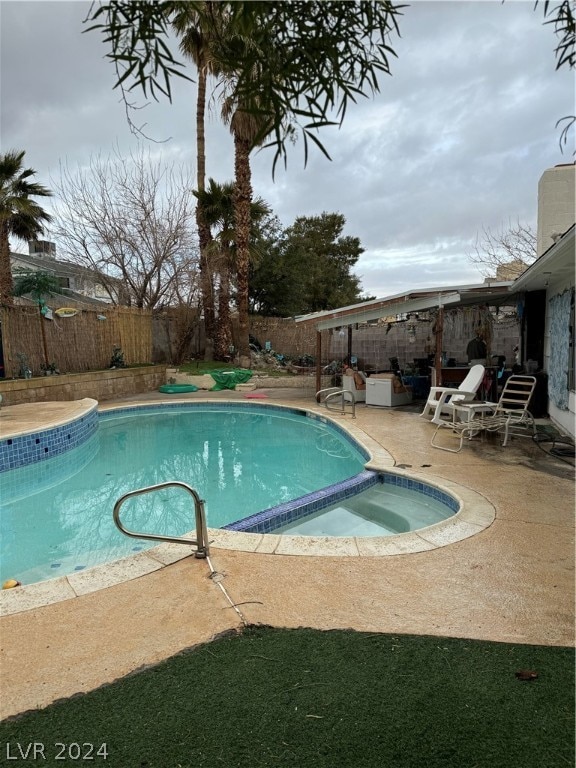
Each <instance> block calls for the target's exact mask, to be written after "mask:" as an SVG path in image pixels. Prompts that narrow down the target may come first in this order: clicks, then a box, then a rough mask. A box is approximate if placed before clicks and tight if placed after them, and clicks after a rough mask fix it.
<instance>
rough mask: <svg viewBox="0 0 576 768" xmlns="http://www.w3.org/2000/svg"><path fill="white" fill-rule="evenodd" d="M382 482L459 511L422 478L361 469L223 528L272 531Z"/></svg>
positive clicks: (452, 499) (457, 504) (447, 496)
mask: <svg viewBox="0 0 576 768" xmlns="http://www.w3.org/2000/svg"><path fill="white" fill-rule="evenodd" d="M378 483H383V484H384V485H395V486H398V487H400V488H406V489H409V490H412V491H417V492H419V493H423V494H424V495H425V496H430V497H431V498H433V499H435V500H436V501H438V502H440V503H441V504H444V505H445V506H446V507H447V508H448V509H449V510H450V512H451V514H456V513H457V512H458V511H459V510H460V502H459V501H458V500H457V499H456V498H455V497H454V496H451V495H450V494H448V493H446V492H445V491H442V490H440V489H439V488H436V487H435V486H433V485H429V484H428V483H423V482H422V481H421V480H414V479H412V478H410V477H406V476H405V475H396V474H394V473H393V472H372V471H370V470H364V472H360V474H358V475H355V476H354V477H352V478H350V479H349V480H344V481H343V482H341V483H335V484H334V485H331V486H328V487H326V488H322V489H321V490H320V491H315V492H314V493H309V494H307V495H306V496H301V497H300V498H299V499H294V500H293V501H288V502H285V503H284V504H279V505H278V506H276V507H271V508H270V509H266V510H264V511H263V512H259V513H258V514H256V515H250V516H249V517H246V518H244V519H243V520H237V521H236V522H234V523H230V524H229V525H224V526H222V527H223V529H224V530H229V531H242V532H244V533H274V531H275V530H276V529H278V528H282V527H284V526H285V525H287V524H288V523H294V522H295V521H296V520H300V519H301V518H303V517H307V516H308V515H311V514H313V513H315V512H320V511H321V510H322V509H326V508H327V507H330V506H332V505H333V504H335V503H336V502H338V501H341V500H342V499H348V498H350V497H351V496H356V495H357V494H359V493H361V492H362V491H365V490H366V489H367V488H370V487H371V486H374V485H377V484H378Z"/></svg>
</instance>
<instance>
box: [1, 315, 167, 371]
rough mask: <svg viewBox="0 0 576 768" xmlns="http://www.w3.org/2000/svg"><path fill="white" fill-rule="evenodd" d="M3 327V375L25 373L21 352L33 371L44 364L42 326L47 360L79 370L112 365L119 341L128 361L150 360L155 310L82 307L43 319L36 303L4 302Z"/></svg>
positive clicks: (66, 367) (141, 361)
mask: <svg viewBox="0 0 576 768" xmlns="http://www.w3.org/2000/svg"><path fill="white" fill-rule="evenodd" d="M0 322H1V327H0V331H1V334H2V352H3V357H4V369H5V372H4V375H5V377H6V378H13V377H17V376H20V375H21V368H22V358H21V357H20V356H24V358H25V359H26V362H27V365H28V367H29V368H30V370H31V371H32V373H33V374H34V375H39V374H40V373H41V370H42V366H43V365H44V364H45V359H44V345H43V334H42V329H44V332H45V339H46V348H47V353H48V363H49V364H51V363H54V364H55V366H56V368H57V369H58V370H59V371H60V372H61V373H80V372H82V371H90V370H92V371H93V370H98V369H103V368H109V367H110V361H111V358H112V353H113V350H114V348H116V347H119V348H120V349H121V350H122V352H123V354H124V362H125V363H126V364H127V365H134V364H137V363H151V362H152V313H151V311H150V310H146V309H134V308H131V307H112V306H110V307H106V309H102V308H99V309H98V310H93V309H79V310H78V314H77V315H74V316H73V317H63V318H61V317H57V316H56V315H54V319H53V320H46V319H44V318H43V317H42V316H41V315H40V313H39V312H38V308H37V307H36V306H34V305H33V304H28V305H25V306H24V305H23V306H14V307H2V309H1V310H0Z"/></svg>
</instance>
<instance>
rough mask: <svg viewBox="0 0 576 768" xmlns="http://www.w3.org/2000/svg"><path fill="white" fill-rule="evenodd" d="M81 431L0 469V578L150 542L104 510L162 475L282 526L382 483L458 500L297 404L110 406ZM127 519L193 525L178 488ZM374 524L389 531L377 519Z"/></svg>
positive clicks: (171, 527)
mask: <svg viewBox="0 0 576 768" xmlns="http://www.w3.org/2000/svg"><path fill="white" fill-rule="evenodd" d="M68 434H69V430H66V429H65V430H64V432H63V434H62V435H61V438H62V441H63V442H64V443H65V441H66V439H67V437H68ZM86 434H89V436H88V438H87V439H84V438H83V439H84V442H81V444H80V445H79V446H78V447H77V448H75V449H73V450H71V451H67V452H62V453H60V454H58V455H55V456H53V457H52V458H50V459H47V460H44V461H36V462H35V463H33V464H27V465H24V466H19V467H17V468H15V469H13V470H11V471H9V472H5V473H3V474H2V476H1V477H2V503H3V510H2V515H1V521H0V522H1V528H2V542H1V546H2V550H1V555H0V566H1V578H2V579H5V578H17V579H18V580H20V581H22V582H23V583H32V582H35V581H40V580H44V579H48V578H53V577H55V576H61V575H65V574H71V573H74V572H76V571H81V570H84V569H85V568H88V567H91V566H93V565H96V564H98V563H104V562H109V561H111V560H116V559H119V558H122V557H125V556H126V555H129V554H131V553H134V552H139V551H142V550H146V549H149V548H151V547H153V546H154V544H153V543H149V542H144V541H142V542H140V541H135V540H133V539H127V538H126V537H124V536H122V534H120V533H119V532H118V531H117V529H116V528H115V527H114V525H113V522H112V514H111V512H112V508H113V506H114V503H115V502H116V501H117V499H118V498H119V496H121V495H122V494H124V493H126V492H128V491H132V490H134V489H135V488H142V487H144V486H146V485H151V484H155V483H160V482H164V481H167V480H174V479H179V480H183V481H185V482H187V483H189V484H190V485H192V486H193V487H195V488H196V489H197V490H198V492H199V493H200V495H201V496H202V497H203V498H204V499H206V510H207V524H208V526H209V527H210V528H224V529H228V530H231V531H245V532H259V533H269V532H271V531H274V530H279V529H280V528H282V527H283V526H286V525H288V524H294V523H295V522H297V521H298V520H302V519H304V518H305V517H307V516H310V515H312V516H317V515H318V513H320V512H321V511H322V510H323V509H326V508H327V507H329V506H330V504H334V503H335V502H336V501H338V503H340V502H341V501H342V500H343V499H346V498H350V497H354V496H356V495H357V494H359V493H360V494H362V492H364V491H366V490H367V489H370V488H371V487H373V486H375V484H381V483H387V484H388V487H389V488H390V487H391V486H394V485H396V486H398V488H400V487H403V488H404V489H409V490H411V491H414V492H415V493H417V494H424V495H425V496H426V495H427V496H428V499H427V502H426V503H428V502H429V501H434V500H435V501H439V502H440V504H441V505H443V507H444V513H445V516H448V515H450V514H454V513H455V512H456V511H457V510H458V502H457V501H456V500H455V499H454V498H452V497H451V496H450V495H449V494H443V492H442V491H439V490H438V489H437V488H435V487H434V486H431V485H428V484H422V483H416V481H414V480H411V479H410V478H406V477H401V476H399V475H395V474H393V473H390V474H388V473H387V474H386V475H382V474H377V473H375V472H370V471H366V470H364V465H365V464H366V461H367V460H368V459H369V454H368V452H367V451H366V450H365V449H364V448H363V447H362V446H360V445H359V444H357V443H356V442H355V441H354V440H353V439H352V438H351V437H350V435H349V434H348V432H347V431H345V430H343V429H341V428H340V427H338V426H337V425H335V424H333V423H331V422H330V420H327V419H325V418H324V417H322V416H319V415H317V414H314V413H311V412H306V411H302V410H298V409H292V408H286V407H281V406H270V405H266V406H260V405H259V406H254V405H253V404H240V403H234V404H232V403H228V404H211V405H210V404H206V403H204V404H202V403H195V404H188V405H184V404H174V405H172V404H168V405H167V404H165V405H161V406H139V407H136V408H123V409H113V410H110V411H108V412H105V413H101V414H100V415H99V417H98V424H97V429H94V430H91V431H89V432H88V433H86ZM84 437H85V436H84ZM59 439H60V438H59ZM28 442H29V443H30V444H31V445H32V447H33V448H37V449H38V451H39V455H40V456H43V455H45V454H44V451H46V448H42V445H43V443H44V442H47V444H49V445H52V444H51V443H50V442H49V441H44V439H43V438H41V439H39V438H38V437H34V436H32V437H31V438H30V439H29V440H28ZM123 521H124V523H125V524H126V526H127V527H129V528H131V529H132V530H141V531H147V532H152V533H164V534H167V535H176V536H179V535H182V534H184V533H186V532H187V531H190V530H191V529H192V528H193V515H192V510H191V506H190V499H189V497H188V496H187V495H186V494H182V492H181V491H175V490H174V489H171V490H169V491H162V492H160V493H157V494H150V495H148V496H147V497H139V498H138V499H137V500H131V501H129V502H127V503H126V505H125V510H123ZM432 522H433V521H429V522H427V523H425V524H428V525H429V524H431V523H432ZM380 534H381V535H387V532H386V531H385V530H383V527H382V526H381V528H380ZM331 535H338V534H334V533H332V534H331ZM349 535H354V534H351V533H349ZM23 542H25V546H24V547H23V546H22V544H23Z"/></svg>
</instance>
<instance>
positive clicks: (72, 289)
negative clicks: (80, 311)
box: [10, 240, 123, 304]
mask: <svg viewBox="0 0 576 768" xmlns="http://www.w3.org/2000/svg"><path fill="white" fill-rule="evenodd" d="M28 249H29V253H28V254H24V253H11V254H10V262H11V264H12V274H13V276H14V277H15V278H16V277H17V276H18V273H19V272H48V273H50V274H52V275H54V277H55V278H56V279H57V280H58V282H59V283H60V286H61V287H62V289H63V290H62V293H63V294H64V295H66V296H70V297H72V298H75V299H77V300H78V301H82V300H83V299H87V300H88V302H89V303H92V301H96V302H105V303H108V304H110V303H116V304H120V303H123V302H122V301H121V296H122V292H123V288H122V281H121V280H116V279H110V278H107V280H106V283H107V284H108V285H112V286H113V287H112V291H113V293H114V294H115V295H113V296H112V297H111V295H110V292H109V290H108V289H107V288H106V286H105V285H104V282H103V280H102V275H100V274H99V273H98V272H96V271H95V270H92V269H87V268H86V267H81V266H78V265H77V264H73V263H72V262H70V261H59V260H58V259H56V245H55V244H54V243H50V242H47V241H45V240H35V241H30V242H29V243H28ZM91 300H92V301H91Z"/></svg>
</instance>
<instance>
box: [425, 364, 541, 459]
mask: <svg viewBox="0 0 576 768" xmlns="http://www.w3.org/2000/svg"><path fill="white" fill-rule="evenodd" d="M535 387H536V379H535V377H534V376H519V375H513V376H510V377H509V378H508V379H507V381H506V383H505V384H504V388H503V390H502V394H501V395H500V399H499V400H498V402H497V403H488V402H486V403H473V402H462V401H460V402H456V403H455V404H454V406H453V408H452V416H451V419H450V420H441V419H439V420H438V421H437V422H436V424H437V426H436V429H435V430H434V434H433V435H432V440H431V441H430V443H431V445H432V446H433V447H434V448H440V450H442V451H450V452H451V453H458V451H460V450H461V449H462V445H463V441H464V438H465V437H467V438H468V439H469V440H471V439H472V437H474V436H475V435H479V434H482V433H484V432H501V431H503V432H504V440H503V441H502V446H505V445H506V444H507V442H508V438H509V437H511V436H516V437H526V436H528V437H532V436H533V435H535V434H536V423H535V421H534V417H533V416H532V414H531V413H530V411H529V410H528V406H529V404H530V400H531V398H532V394H533V392H534V389H535ZM442 427H447V428H448V429H450V430H452V432H453V433H455V434H457V435H458V436H459V437H460V445H459V447H458V448H449V447H446V446H443V445H438V444H437V443H436V442H435V439H436V436H437V435H438V432H439V431H440V429H441V428H442Z"/></svg>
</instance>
